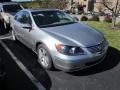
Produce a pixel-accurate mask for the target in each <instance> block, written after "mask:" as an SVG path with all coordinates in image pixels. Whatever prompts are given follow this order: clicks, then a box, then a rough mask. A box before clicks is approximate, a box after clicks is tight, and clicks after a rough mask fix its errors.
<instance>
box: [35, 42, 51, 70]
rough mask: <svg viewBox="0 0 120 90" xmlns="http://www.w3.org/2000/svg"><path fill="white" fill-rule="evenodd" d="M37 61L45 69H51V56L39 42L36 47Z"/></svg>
mask: <svg viewBox="0 0 120 90" xmlns="http://www.w3.org/2000/svg"><path fill="white" fill-rule="evenodd" d="M37 54H38V63H39V64H40V65H41V66H42V67H43V68H45V69H52V67H53V64H52V58H51V56H50V54H49V52H48V50H47V48H46V46H45V45H43V44H41V45H39V46H38V48H37Z"/></svg>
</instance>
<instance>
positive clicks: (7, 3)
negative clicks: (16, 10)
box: [0, 2, 18, 5]
mask: <svg viewBox="0 0 120 90" xmlns="http://www.w3.org/2000/svg"><path fill="white" fill-rule="evenodd" d="M13 4H18V3H13V2H3V3H0V5H13Z"/></svg>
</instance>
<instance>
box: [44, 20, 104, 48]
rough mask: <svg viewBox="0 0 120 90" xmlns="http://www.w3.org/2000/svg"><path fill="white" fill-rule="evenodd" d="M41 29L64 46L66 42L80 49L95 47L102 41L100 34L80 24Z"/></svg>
mask: <svg viewBox="0 0 120 90" xmlns="http://www.w3.org/2000/svg"><path fill="white" fill-rule="evenodd" d="M42 29H43V30H44V31H45V32H47V33H48V34H50V35H52V36H53V37H55V38H57V39H59V40H60V41H62V42H65V44H66V43H67V41H68V42H72V43H74V44H77V45H80V46H82V47H89V46H94V45H97V44H99V43H101V42H102V41H103V39H104V38H103V34H102V33H101V32H99V31H96V30H95V29H93V28H91V27H89V26H87V25H85V24H83V23H81V22H80V23H74V24H69V25H62V26H56V27H47V28H42ZM66 40H67V41H66ZM72 45H73V44H72Z"/></svg>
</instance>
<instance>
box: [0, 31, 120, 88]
mask: <svg viewBox="0 0 120 90" xmlns="http://www.w3.org/2000/svg"><path fill="white" fill-rule="evenodd" d="M1 30H2V29H0V32H2V31H1ZM0 34H1V33H0ZM6 34H7V33H5V34H4V33H3V32H2V34H1V36H0V37H2V42H3V44H4V45H6V47H7V48H8V49H9V50H10V51H11V52H12V53H13V54H14V56H15V57H17V59H18V60H19V61H20V62H21V63H22V64H23V65H24V66H25V67H26V68H27V69H28V70H29V72H31V73H32V75H33V76H34V77H35V78H36V79H37V80H38V81H39V83H40V84H41V85H42V86H43V87H44V88H45V89H46V90H120V64H119V61H120V51H118V50H117V49H115V48H113V47H109V50H108V53H107V56H106V58H105V60H104V61H103V62H102V63H100V64H98V65H96V66H93V67H91V68H88V69H84V70H80V71H77V72H73V73H66V72H63V71H61V70H53V71H49V70H44V69H43V68H42V67H41V66H40V65H39V64H38V63H37V56H36V54H35V53H33V52H32V51H31V50H30V49H28V48H27V47H26V46H24V45H23V44H22V43H20V42H15V41H13V40H12V39H11V37H10V38H5V39H3V37H8V36H11V34H10V33H9V34H7V36H6ZM2 35H4V36H2ZM0 56H1V58H2V60H3V63H4V68H5V72H6V73H7V74H6V78H5V80H3V81H4V83H3V87H6V88H7V90H37V89H36V86H35V85H34V84H33V83H32V81H31V80H30V79H29V77H28V76H27V75H26V74H25V73H24V72H23V71H22V70H21V69H20V67H19V66H18V65H17V64H16V63H15V61H14V60H13V58H12V57H11V56H10V53H9V52H7V50H6V48H5V47H3V46H2V45H0ZM6 88H5V89H6ZM0 90H2V89H0Z"/></svg>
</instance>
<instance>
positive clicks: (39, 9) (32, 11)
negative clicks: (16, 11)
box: [22, 8, 59, 13]
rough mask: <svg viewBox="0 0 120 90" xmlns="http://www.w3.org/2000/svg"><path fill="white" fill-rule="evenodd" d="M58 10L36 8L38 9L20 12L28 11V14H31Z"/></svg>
mask: <svg viewBox="0 0 120 90" xmlns="http://www.w3.org/2000/svg"><path fill="white" fill-rule="evenodd" d="M58 10H59V9H45V8H38V9H24V10H22V11H28V12H31V13H34V12H39V11H58Z"/></svg>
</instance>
